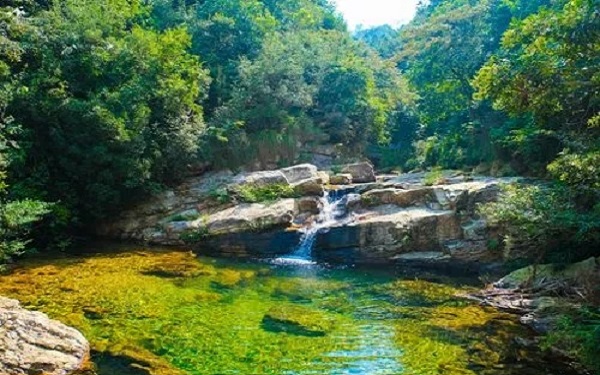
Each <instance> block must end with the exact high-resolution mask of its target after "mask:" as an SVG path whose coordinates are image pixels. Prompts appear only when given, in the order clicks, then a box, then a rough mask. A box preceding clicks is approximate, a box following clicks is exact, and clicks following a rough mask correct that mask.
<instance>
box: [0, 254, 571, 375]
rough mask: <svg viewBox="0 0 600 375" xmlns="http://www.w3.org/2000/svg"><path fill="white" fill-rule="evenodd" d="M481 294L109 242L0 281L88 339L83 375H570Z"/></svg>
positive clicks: (405, 277)
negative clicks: (89, 366)
mask: <svg viewBox="0 0 600 375" xmlns="http://www.w3.org/2000/svg"><path fill="white" fill-rule="evenodd" d="M480 286H481V283H480V282H479V281H478V280H477V279H473V278H469V277H460V278H457V277H453V278H449V277H445V276H441V275H436V274H429V273H422V272H421V273H414V272H405V271H403V270H398V269H381V268H379V269H366V268H353V267H348V266H346V267H335V266H330V265H326V264H312V263H306V264H300V263H293V262H292V263H291V264H286V263H285V262H270V261H269V260H268V259H260V260H250V261H248V260H246V261H232V260H218V259H210V258H200V257H197V256H196V255H194V254H192V253H191V252H189V251H186V250H173V249H150V248H143V247H135V246H113V245H111V246H108V247H107V246H106V245H103V246H101V247H100V246H99V247H96V248H88V249H86V250H85V251H82V253H81V254H79V255H69V256H67V255H64V256H62V257H59V258H58V259H57V258H56V257H53V258H48V259H39V258H38V259H35V260H30V261H25V262H23V263H21V264H20V265H19V266H18V267H17V268H15V269H14V270H13V271H12V272H11V273H10V274H8V275H4V276H2V277H0V295H4V296H7V297H11V298H15V299H18V300H20V301H21V302H22V304H23V305H24V306H25V307H27V308H29V309H33V310H39V311H42V312H44V313H47V314H48V315H50V316H51V317H52V318H55V319H58V320H60V321H62V322H64V323H66V324H68V325H71V326H73V327H75V328H77V329H79V330H80V331H81V332H82V333H83V334H84V335H85V336H86V337H87V338H88V340H89V341H90V343H91V346H92V350H93V356H92V361H93V362H94V363H93V368H94V370H93V371H88V372H87V373H88V374H93V373H95V374H98V375H116V374H119V375H148V374H154V375H167V374H168V375H177V374H192V375H199V374H242V375H247V374H290V375H309V374H310V375H312V374H340V375H341V374H372V375H383V374H393V375H433V374H447V375H459V374H460V375H476V374H481V375H511V374H515V375H516V374H519V375H542V374H543V375H559V374H560V375H570V374H575V372H573V371H572V370H570V368H569V366H568V365H566V364H564V363H561V362H556V361H555V359H554V358H551V357H550V358H549V356H547V355H545V354H544V353H543V352H541V351H540V350H538V349H536V348H534V347H532V346H530V345H523V342H526V341H527V340H528V339H530V338H531V334H532V333H531V332H530V331H528V330H527V329H526V328H525V327H523V326H521V325H520V324H519V323H518V319H517V317H515V316H512V315H508V314H505V313H502V312H499V311H496V310H494V309H491V308H485V307H481V306H479V305H477V304H476V303H475V302H472V301H470V300H469V299H467V298H465V297H464V295H466V294H468V293H469V292H472V291H474V290H476V288H478V287H480ZM523 339H525V340H523Z"/></svg>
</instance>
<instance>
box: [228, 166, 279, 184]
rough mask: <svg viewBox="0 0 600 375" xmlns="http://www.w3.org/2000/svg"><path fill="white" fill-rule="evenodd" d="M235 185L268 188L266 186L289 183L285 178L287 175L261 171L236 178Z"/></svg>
mask: <svg viewBox="0 0 600 375" xmlns="http://www.w3.org/2000/svg"><path fill="white" fill-rule="evenodd" d="M233 184H234V185H255V186H266V185H276V184H282V185H288V184H289V181H288V179H287V178H286V177H285V174H284V173H283V172H282V171H280V170H277V171H261V172H253V173H250V174H244V175H240V176H238V177H236V178H235V180H234V183H233Z"/></svg>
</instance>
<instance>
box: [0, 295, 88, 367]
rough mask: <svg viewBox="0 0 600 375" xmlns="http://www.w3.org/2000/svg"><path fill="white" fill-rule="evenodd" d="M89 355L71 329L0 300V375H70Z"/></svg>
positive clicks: (81, 365)
mask: <svg viewBox="0 0 600 375" xmlns="http://www.w3.org/2000/svg"><path fill="white" fill-rule="evenodd" d="M89 351H90V346H89V344H88V342H87V340H86V339H85V338H84V337H83V335H82V334H81V333H79V332H78V331H77V330H75V329H74V328H70V327H67V326H66V325H64V324H62V323H60V322H58V321H55V320H51V319H50V318H48V316H47V315H45V314H42V313H40V312H33V311H28V310H25V309H23V308H22V307H21V306H20V305H19V302H17V301H15V300H11V299H8V298H3V297H0V374H4V375H23V374H27V375H36V374H39V375H41V374H44V375H69V374H73V373H74V372H75V371H77V370H81V369H82V367H83V366H84V365H85V362H86V361H87V359H88V358H89Z"/></svg>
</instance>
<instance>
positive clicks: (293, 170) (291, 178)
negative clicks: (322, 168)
mask: <svg viewBox="0 0 600 375" xmlns="http://www.w3.org/2000/svg"><path fill="white" fill-rule="evenodd" d="M281 172H282V173H283V175H284V176H285V177H286V178H287V180H288V182H289V183H290V184H295V183H297V182H300V181H302V180H308V179H315V178H319V177H320V176H319V174H318V171H317V167H315V166H314V165H312V164H300V165H295V166H293V167H289V168H283V169H281Z"/></svg>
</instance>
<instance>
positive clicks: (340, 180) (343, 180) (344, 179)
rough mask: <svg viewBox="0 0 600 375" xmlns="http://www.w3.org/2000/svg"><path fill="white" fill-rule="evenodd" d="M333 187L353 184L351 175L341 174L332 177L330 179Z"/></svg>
mask: <svg viewBox="0 0 600 375" xmlns="http://www.w3.org/2000/svg"><path fill="white" fill-rule="evenodd" d="M329 183H330V184H331V185H350V184H352V175H351V174H350V173H340V174H336V175H333V176H331V178H330V179H329Z"/></svg>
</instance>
